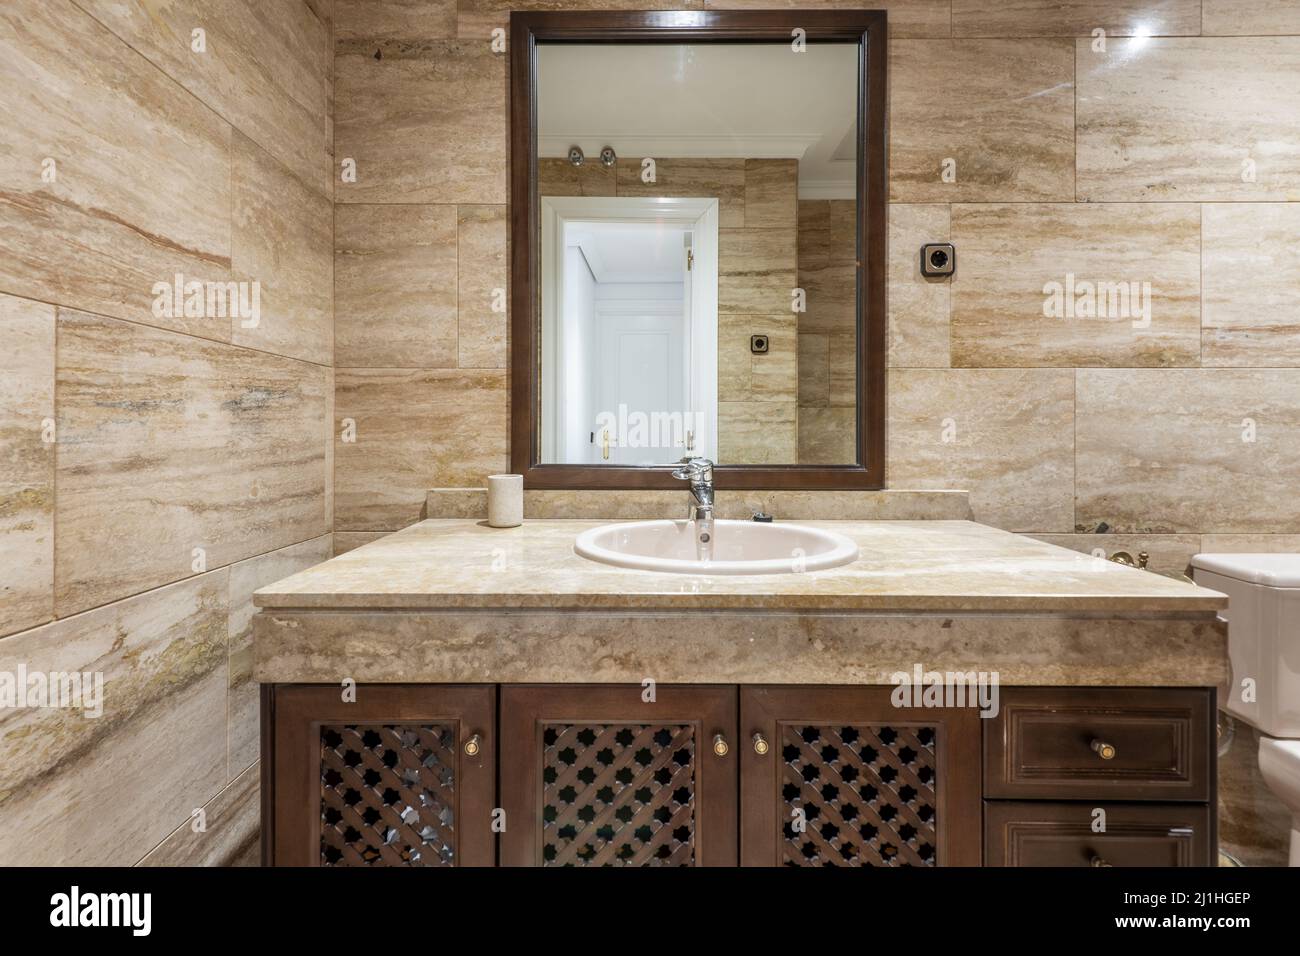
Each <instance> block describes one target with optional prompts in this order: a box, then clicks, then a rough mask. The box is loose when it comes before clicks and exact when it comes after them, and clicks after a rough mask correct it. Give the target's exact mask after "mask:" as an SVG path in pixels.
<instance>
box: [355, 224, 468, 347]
mask: <svg viewBox="0 0 1300 956" xmlns="http://www.w3.org/2000/svg"><path fill="white" fill-rule="evenodd" d="M334 312H335V317H334V363H335V364H336V365H339V366H345V367H346V366H358V367H369V368H404V367H414V368H455V367H456V360H457V337H456V336H457V332H456V323H457V317H456V207H455V206H425V205H410V206H408V205H372V204H364V203H356V204H352V203H343V204H340V205H339V206H337V207H336V208H335V210H334Z"/></svg>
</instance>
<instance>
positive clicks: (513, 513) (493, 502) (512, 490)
mask: <svg viewBox="0 0 1300 956" xmlns="http://www.w3.org/2000/svg"><path fill="white" fill-rule="evenodd" d="M487 482H488V524H489V525H491V526H492V527H493V528H517V527H519V526H520V525H521V524H523V523H524V476H523V475H488V479H487Z"/></svg>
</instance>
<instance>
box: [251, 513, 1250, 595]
mask: <svg viewBox="0 0 1300 956" xmlns="http://www.w3.org/2000/svg"><path fill="white" fill-rule="evenodd" d="M605 523H607V522H605V521H582V520H530V521H527V522H525V523H524V525H523V526H522V527H519V528H510V529H496V528H490V527H488V526H487V524H486V523H485V522H480V521H475V520H472V519H434V520H428V521H422V522H420V523H419V524H415V525H412V526H411V527H409V528H406V529H404V530H402V531H399V532H395V533H393V534H391V535H387V536H386V537H384V538H381V539H379V540H377V541H374V542H371V543H370V544H367V545H364V546H362V547H360V548H357V549H356V550H353V551H349V552H347V553H346V554H343V555H340V556H339V557H336V558H334V559H332V560H330V561H327V562H325V563H324V564H320V565H317V566H316V567H313V568H310V569H308V570H306V571H302V572H300V573H298V574H295V575H292V576H291V577H288V578H285V579H284V580H282V581H279V582H277V583H275V584H273V585H271V586H269V587H265V588H262V589H261V590H259V591H258V592H257V593H256V594H255V596H254V603H255V604H256V605H257V606H259V607H263V608H274V609H290V608H292V609H301V610H309V609H320V610H336V609H348V610H362V609H364V610H369V611H377V610H387V609H393V610H397V609H431V610H437V609H455V610H465V611H468V610H493V609H552V610H558V609H574V608H579V609H611V610H612V609H617V610H636V609H659V610H665V609H673V610H707V609H746V608H747V609H754V610H782V611H868V612H975V613H979V612H1035V613H1052V612H1057V613H1069V614H1090V613H1099V614H1106V613H1124V614H1129V613H1135V612H1163V613H1167V612H1193V613H1195V614H1197V615H1198V616H1211V617H1212V616H1213V612H1214V611H1216V610H1219V609H1221V608H1224V607H1226V606H1227V598H1226V597H1225V596H1224V595H1222V594H1219V593H1218V592H1216V591H1210V590H1207V589H1205V588H1199V587H1196V586H1195V585H1193V584H1189V583H1186V582H1183V581H1178V580H1175V579H1172V578H1167V577H1163V576H1161V575H1158V574H1153V573H1150V572H1147V571H1139V570H1136V569H1133V568H1125V567H1121V566H1120V565H1117V564H1114V563H1112V562H1109V561H1106V560H1103V559H1101V558H1097V557H1093V556H1092V555H1088V554H1082V553H1079V552H1075V551H1069V550H1066V549H1064V548H1060V547H1056V546H1055V545H1050V544H1046V543H1044V542H1040V541H1036V540H1033V539H1031V538H1027V537H1024V536H1021V535H1016V534H1011V533H1009V532H1005V531H1000V530H997V529H995V528H990V527H987V526H985V525H980V524H976V523H974V522H970V521H934V520H925V521H800V522H798V523H799V524H807V525H812V526H815V527H824V528H830V529H834V530H836V531H839V532H840V533H842V534H845V535H847V536H849V537H850V538H853V539H854V540H855V541H856V542H857V544H858V547H859V549H860V552H861V554H860V556H859V558H858V559H857V560H856V561H854V562H853V563H851V564H848V565H845V566H843V567H839V568H834V569H831V570H827V571H815V572H805V573H798V574H796V573H790V574H772V575H744V576H728V575H708V576H705V575H698V576H697V575H682V574H661V573H650V572H645V571H631V570H625V569H622V568H616V567H611V566H607V565H603V564H599V563H597V562H594V561H589V560H587V559H586V558H582V557H580V556H578V555H577V554H575V553H574V550H573V541H574V538H575V537H576V536H577V535H578V533H579V532H580V531H583V530H585V529H587V528H591V527H595V526H597V525H601V524H605Z"/></svg>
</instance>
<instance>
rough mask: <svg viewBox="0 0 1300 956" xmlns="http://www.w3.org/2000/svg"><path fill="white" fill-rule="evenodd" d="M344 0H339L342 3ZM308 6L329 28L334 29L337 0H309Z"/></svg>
mask: <svg viewBox="0 0 1300 956" xmlns="http://www.w3.org/2000/svg"><path fill="white" fill-rule="evenodd" d="M342 2H344V0H339V3H340V4H341V3H342ZM307 7H308V9H309V10H311V12H312V14H313V15H314V16H315V17H316V19H317V20H319V21H320V22H321V23H323V24H324V25H325V26H326V27H327V28H328V29H330V30H333V29H334V7H335V0H307Z"/></svg>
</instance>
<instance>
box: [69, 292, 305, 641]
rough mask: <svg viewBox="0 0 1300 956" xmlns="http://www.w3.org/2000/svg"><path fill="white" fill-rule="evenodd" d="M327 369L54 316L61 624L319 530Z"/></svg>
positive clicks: (109, 322)
mask: <svg viewBox="0 0 1300 956" xmlns="http://www.w3.org/2000/svg"><path fill="white" fill-rule="evenodd" d="M325 372H326V370H324V369H321V368H319V367H317V366H314V365H309V364H307V363H303V362H298V361H295V360H293V359H286V358H281V357H279V356H275V355H269V354H267V353H265V352H255V351H252V350H249V349H243V348H237V347H233V346H229V345H225V344H222V343H215V342H207V341H205V340H202V339H196V338H193V337H190V336H181V335H176V334H174V333H171V332H165V331H161V330H156V329H150V328H147V327H145V326H140V325H133V324H131V323H126V322H119V321H117V320H115V319H106V318H101V317H99V316H93V315H88V314H86V313H80V312H68V311H64V310H60V312H59V319H58V352H57V380H56V393H55V394H56V401H57V404H58V425H59V444H58V453H57V457H58V470H57V480H58V495H57V498H56V501H55V524H56V527H57V529H58V533H57V535H56V537H55V582H56V587H55V611H56V613H57V614H59V615H60V616H62V615H66V614H69V613H71V612H73V611H79V610H83V609H85V608H89V607H93V606H95V605H97V604H103V603H106V602H108V601H112V600H115V599H117V598H121V597H125V596H126V595H128V594H133V593H136V592H139V591H142V590H145V589H147V588H150V587H156V586H157V585H160V584H165V583H167V582H169V581H174V580H176V579H177V578H182V577H188V576H189V575H191V574H193V573H195V571H196V570H200V569H201V568H203V567H206V568H217V567H220V566H222V565H224V564H229V563H230V562H232V561H238V560H240V559H243V558H247V557H251V556H252V555H255V554H260V553H262V552H265V551H270V550H273V549H275V548H279V547H283V546H285V545H287V544H291V543H293V542H295V541H301V540H303V539H305V538H309V537H314V536H316V535H319V534H322V533H324V532H325V531H326V528H325V520H324V519H325V488H326V475H325V443H324V442H323V441H322V438H323V434H324V424H325V423H324V418H325V411H326V396H325V384H326V374H325ZM196 548H200V549H202V551H203V553H202V554H201V555H199V554H197V553H196V552H195V550H194V549H196ZM196 563H197V566H196Z"/></svg>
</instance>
